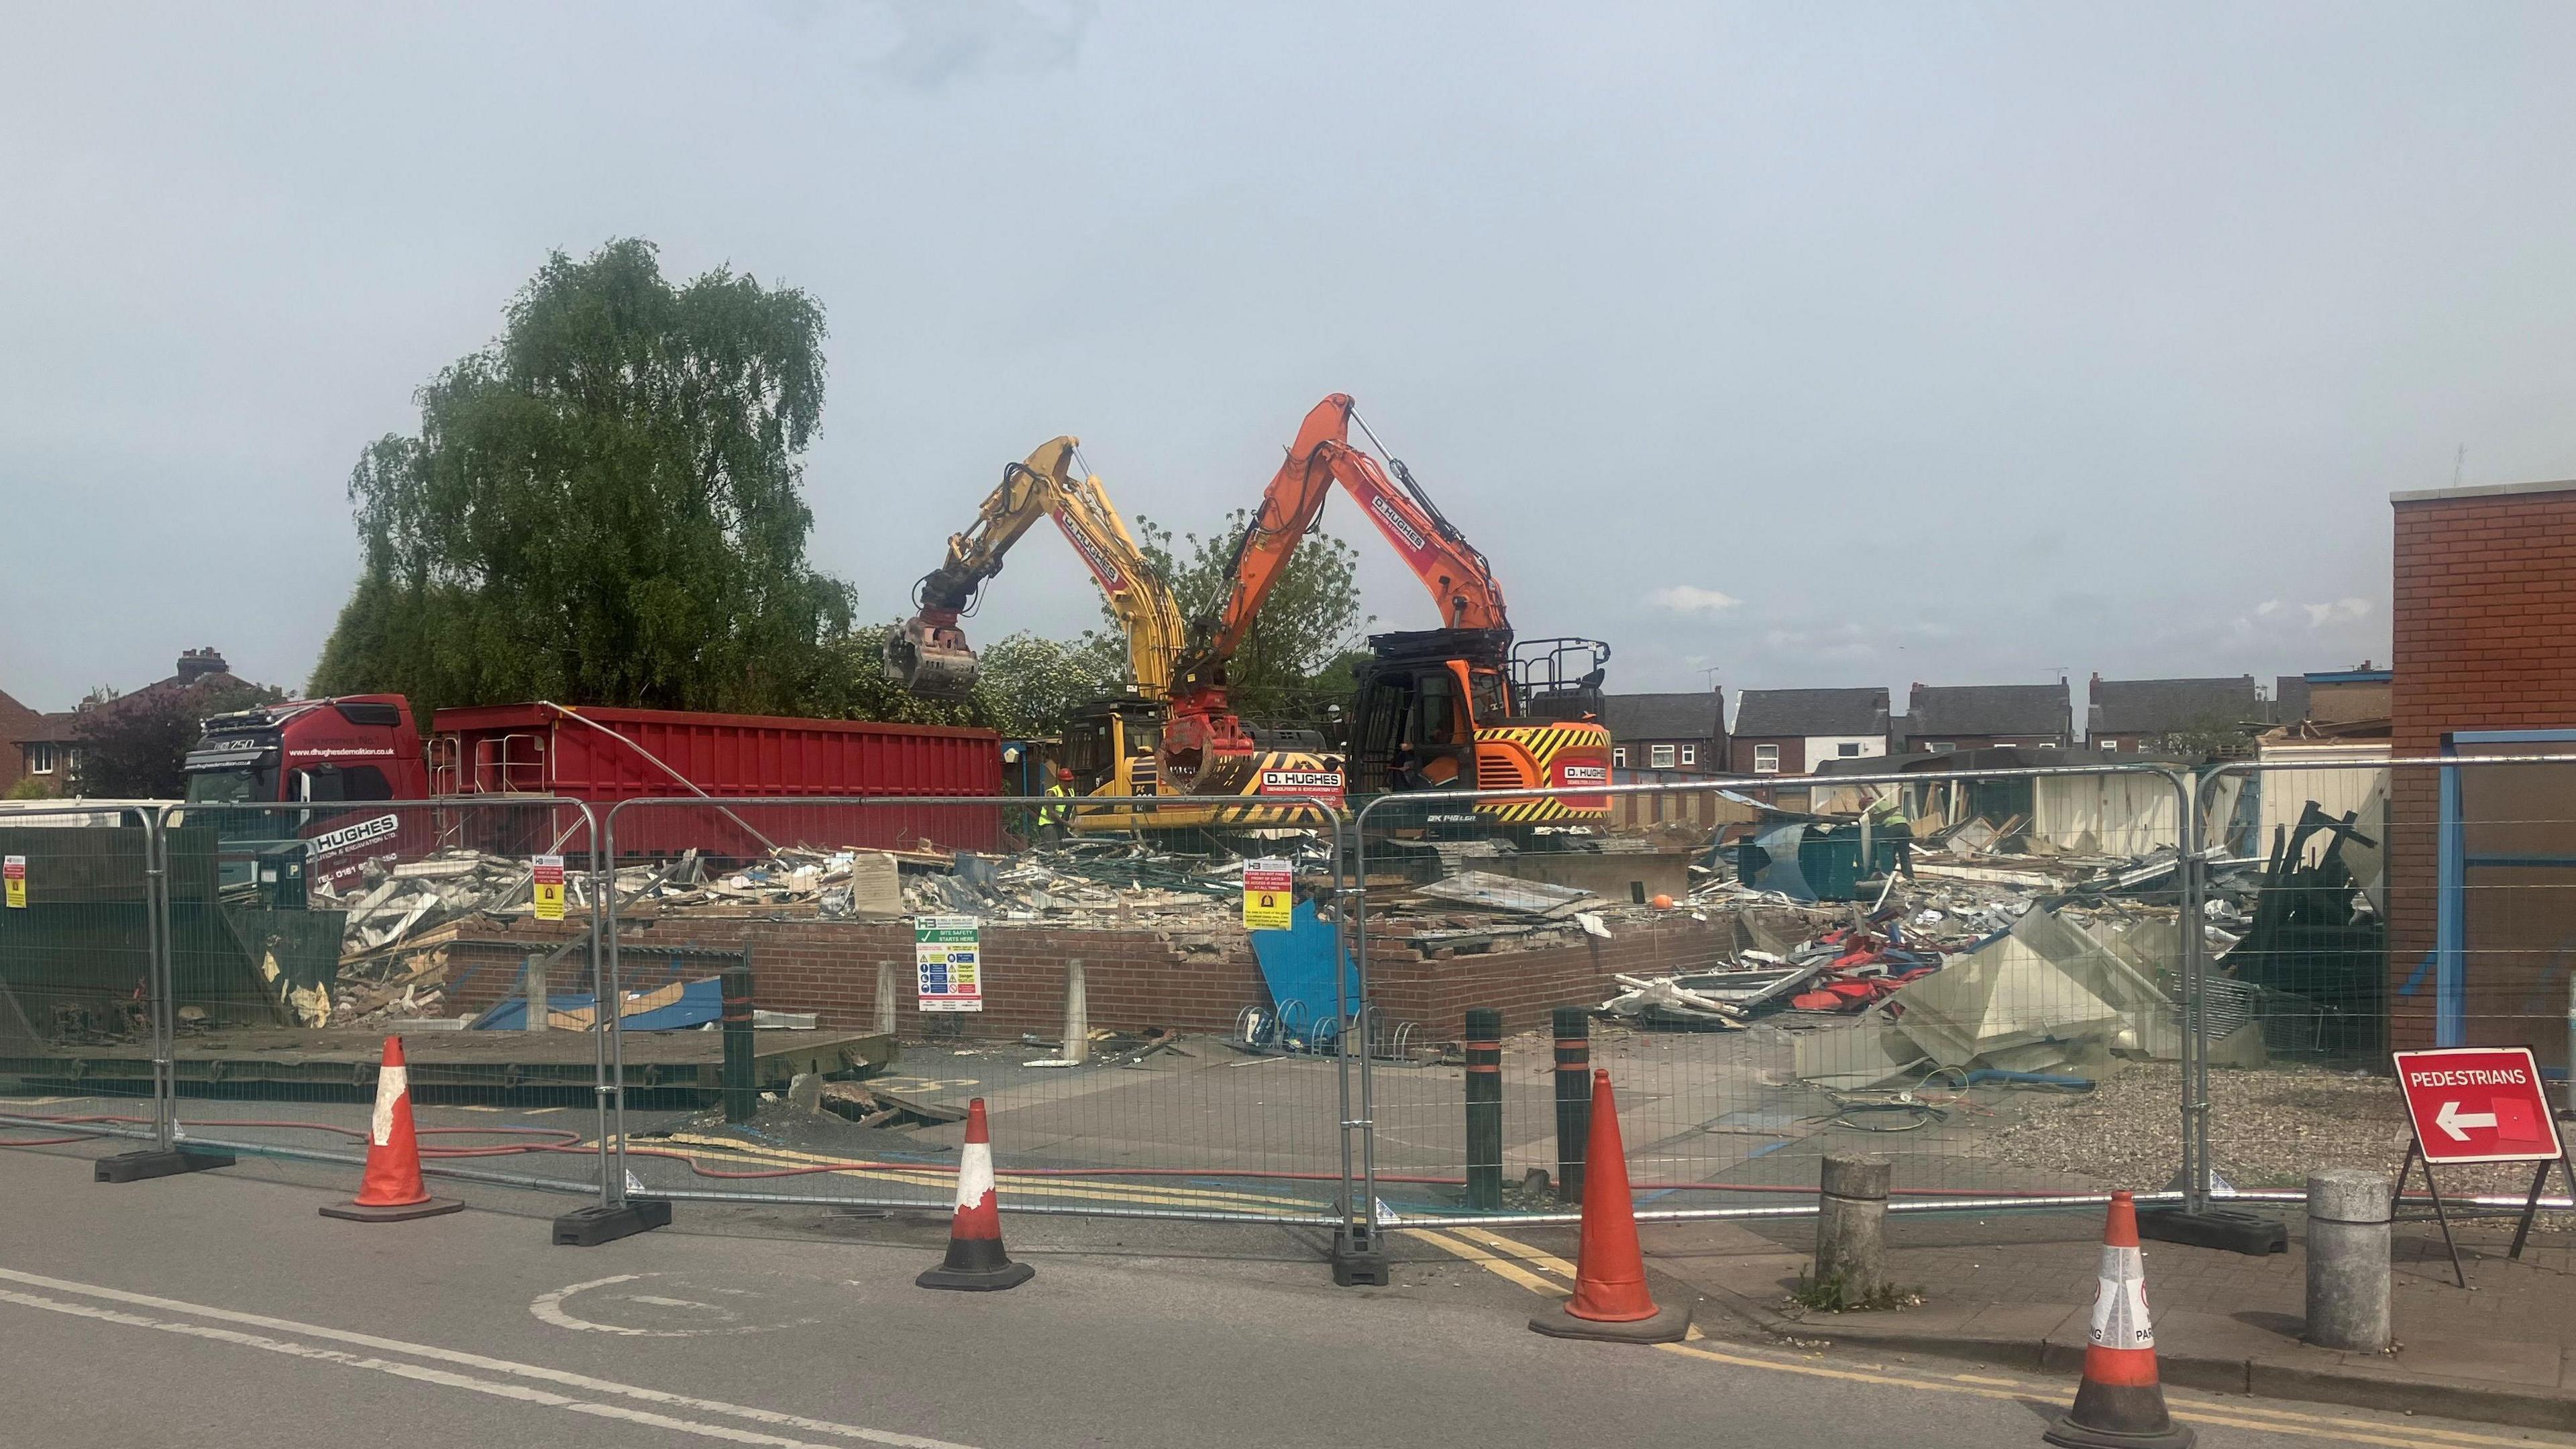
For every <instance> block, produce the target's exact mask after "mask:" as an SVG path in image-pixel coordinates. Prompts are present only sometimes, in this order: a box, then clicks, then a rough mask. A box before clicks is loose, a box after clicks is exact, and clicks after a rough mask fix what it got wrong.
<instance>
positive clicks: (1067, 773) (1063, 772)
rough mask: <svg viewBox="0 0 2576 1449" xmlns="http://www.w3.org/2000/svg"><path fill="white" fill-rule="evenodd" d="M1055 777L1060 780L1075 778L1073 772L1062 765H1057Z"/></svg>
mask: <svg viewBox="0 0 2576 1449" xmlns="http://www.w3.org/2000/svg"><path fill="white" fill-rule="evenodd" d="M1055 777H1056V778H1057V779H1059V780H1070V779H1072V778H1073V772H1072V771H1071V770H1068V769H1066V768H1065V767H1064V766H1062V765H1058V766H1056V767H1055Z"/></svg>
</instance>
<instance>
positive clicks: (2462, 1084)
mask: <svg viewBox="0 0 2576 1449" xmlns="http://www.w3.org/2000/svg"><path fill="white" fill-rule="evenodd" d="M2391 1055H2392V1056H2393V1057H2394V1058H2395V1060H2396V1063H2397V1085H2398V1089H2399V1090H2400V1091H2403V1092H2404V1093H2405V1094H2406V1115H2407V1117H2408V1118H2409V1119H2410V1120H2411V1121H2412V1122H2413V1123H2414V1125H2415V1141H2416V1143H2417V1144H2418V1145H2419V1146H2421V1147H2422V1148H2423V1150H2424V1160H2425V1161H2427V1162H2541V1161H2545V1160H2547V1159H2549V1158H2552V1157H2556V1156H2558V1155H2559V1149H2558V1124H2557V1122H2556V1121H2555V1120H2554V1119H2553V1118H2552V1117H2551V1115H2550V1111H2549V1092H2548V1088H2547V1087H2546V1086H2545V1085H2544V1084H2543V1083H2542V1082H2541V1080H2540V1067H2539V1065H2538V1064H2537V1063H2535V1062H2534V1061H2533V1060H2532V1058H2531V1048H2529V1047H2449V1048H2445V1049H2443V1050H2441V1051H2428V1052H2395V1053H2392V1054H2391Z"/></svg>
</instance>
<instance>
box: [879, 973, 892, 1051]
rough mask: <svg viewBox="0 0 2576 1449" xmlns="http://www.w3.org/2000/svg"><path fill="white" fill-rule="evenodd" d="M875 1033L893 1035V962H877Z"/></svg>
mask: <svg viewBox="0 0 2576 1449" xmlns="http://www.w3.org/2000/svg"><path fill="white" fill-rule="evenodd" d="M877 1035H879V1036H892V1035H894V963H893V962H892V961H879V962H878V963H877Z"/></svg>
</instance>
